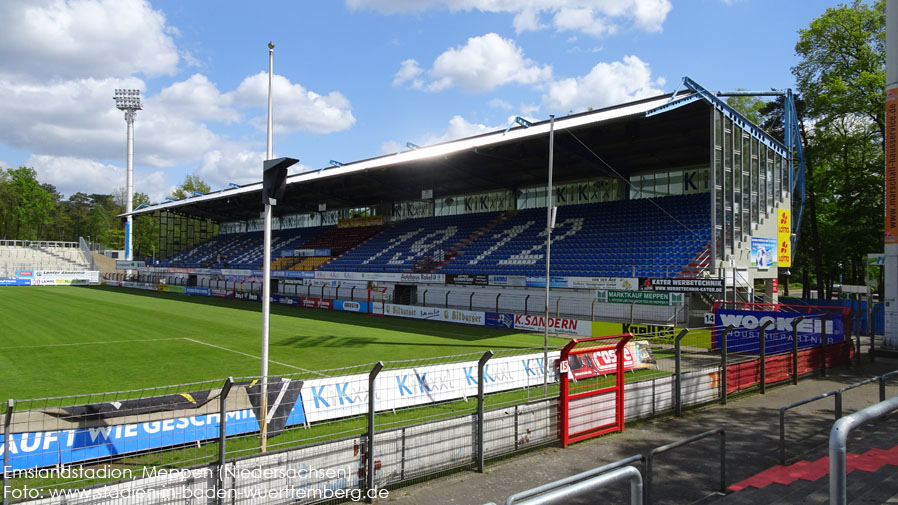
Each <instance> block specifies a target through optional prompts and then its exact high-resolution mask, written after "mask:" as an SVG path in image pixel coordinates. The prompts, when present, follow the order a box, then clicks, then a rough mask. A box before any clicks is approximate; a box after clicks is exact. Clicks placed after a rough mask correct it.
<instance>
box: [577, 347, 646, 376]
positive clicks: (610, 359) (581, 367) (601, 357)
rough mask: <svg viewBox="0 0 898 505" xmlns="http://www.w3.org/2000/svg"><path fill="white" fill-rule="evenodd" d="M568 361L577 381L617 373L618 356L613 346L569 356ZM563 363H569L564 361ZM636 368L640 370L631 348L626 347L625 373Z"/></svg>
mask: <svg viewBox="0 0 898 505" xmlns="http://www.w3.org/2000/svg"><path fill="white" fill-rule="evenodd" d="M568 360H569V361H570V373H571V374H572V375H573V378H574V379H577V380H580V379H586V378H589V377H595V376H597V375H607V374H609V373H615V372H617V355H616V354H615V350H614V347H613V346H608V347H605V348H602V349H601V350H598V351H593V352H587V353H584V354H571V355H570V356H568ZM561 363H567V362H565V361H562V362H561ZM561 363H560V364H561ZM635 368H638V365H637V363H636V361H635V360H634V359H633V353H632V352H631V351H630V346H629V345H627V346H624V371H627V370H633V369H635Z"/></svg>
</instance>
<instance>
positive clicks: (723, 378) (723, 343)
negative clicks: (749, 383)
mask: <svg viewBox="0 0 898 505" xmlns="http://www.w3.org/2000/svg"><path fill="white" fill-rule="evenodd" d="M733 328H734V326H733V325H732V324H731V325H729V326H727V327H726V329H725V330H723V335H721V336H720V387H721V388H723V389H722V390H721V391H722V393H721V395H720V403H721V404H723V405H726V404H727V333H729V332H730V330H732V329H733Z"/></svg>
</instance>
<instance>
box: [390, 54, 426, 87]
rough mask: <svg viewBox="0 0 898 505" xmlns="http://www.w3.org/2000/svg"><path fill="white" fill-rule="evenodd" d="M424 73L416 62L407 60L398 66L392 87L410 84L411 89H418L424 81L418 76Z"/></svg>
mask: <svg viewBox="0 0 898 505" xmlns="http://www.w3.org/2000/svg"><path fill="white" fill-rule="evenodd" d="M423 72H424V70H423V69H422V68H421V66H420V65H418V61H417V60H414V59H408V60H405V61H403V62H402V63H400V64H399V71H397V72H396V75H395V76H393V86H399V85H400V84H404V83H406V82H410V83H411V87H413V88H415V89H419V88H421V87H422V86H424V81H423V80H422V79H420V78H419V76H420V75H421V74H422V73H423Z"/></svg>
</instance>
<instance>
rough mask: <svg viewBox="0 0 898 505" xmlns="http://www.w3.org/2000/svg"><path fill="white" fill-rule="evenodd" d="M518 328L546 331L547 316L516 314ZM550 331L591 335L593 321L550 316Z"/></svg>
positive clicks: (515, 324)
mask: <svg viewBox="0 0 898 505" xmlns="http://www.w3.org/2000/svg"><path fill="white" fill-rule="evenodd" d="M514 327H515V329H516V330H524V331H533V332H544V331H546V318H544V317H540V316H521V315H516V316H514ZM549 332H550V333H558V334H562V335H577V336H580V337H589V336H591V335H592V322H591V321H584V320H582V319H565V318H563V317H550V318H549Z"/></svg>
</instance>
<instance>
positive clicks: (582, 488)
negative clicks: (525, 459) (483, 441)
mask: <svg viewBox="0 0 898 505" xmlns="http://www.w3.org/2000/svg"><path fill="white" fill-rule="evenodd" d="M714 435H719V436H720V489H719V492H720V493H721V494H722V493H726V430H725V429H724V428H723V427H717V428H715V429H713V430H708V431H706V432H704V433H699V434H698V435H694V436H691V437H688V438H684V439H682V440H679V441H676V442H673V443H670V444H667V445H662V446H660V447H656V448H654V449H652V450H651V451H649V453H648V455H647V456H645V455H642V454H636V455H633V456H630V457H628V458H624V459H621V460H618V461H615V462H613V463H609V464H607V465H603V466H600V467H597V468H593V469H592V470H587V471H585V472H581V473H578V474H576V475H571V476H569V477H565V478H563V479H559V480H556V481H553V482H550V483H548V484H543V485H541V486H537V487H534V488H531V489H528V490H526V491H521V492H520V493H515V494H513V495H511V496H509V497H508V499H507V500H505V505H514V504H519V505H537V504H540V505H543V504H545V505H548V504H556V503H567V500H569V499H570V498H572V497H574V496H578V495H580V494H582V493H584V492H587V491H591V490H595V489H598V488H600V487H604V486H606V485H608V484H611V483H613V482H617V481H620V480H624V479H630V482H631V488H630V503H631V504H638V503H645V504H646V505H651V503H652V500H653V497H652V475H653V472H654V466H653V464H654V458H655V456H657V455H658V454H661V453H664V452H667V451H671V450H673V449H676V448H678V447H682V446H684V445H688V444H691V443H693V442H696V441H698V440H702V439H704V438H707V437H712V436H714ZM639 462H642V463H643V465H644V466H645V476H644V477H643V476H642V475H640V473H639V469H637V468H636V467H634V466H632V465H633V464H634V463H639ZM485 505H496V504H495V503H492V502H491V503H487V504H485Z"/></svg>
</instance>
